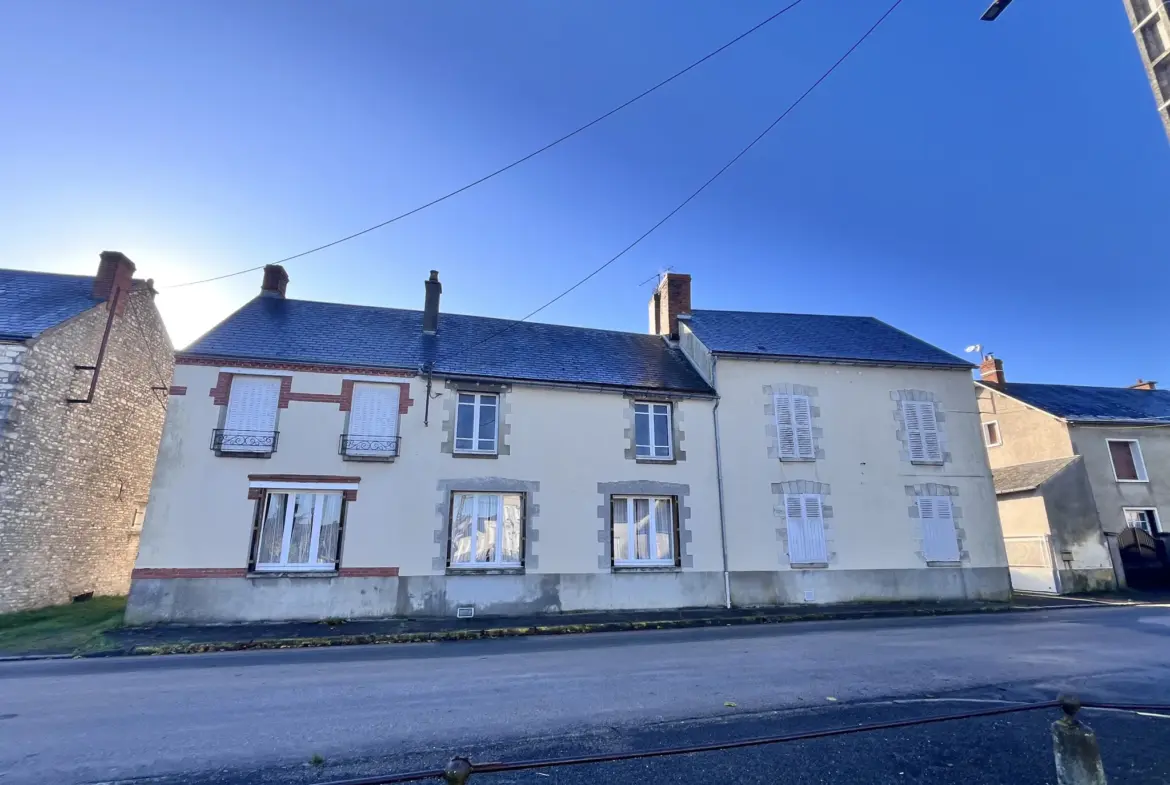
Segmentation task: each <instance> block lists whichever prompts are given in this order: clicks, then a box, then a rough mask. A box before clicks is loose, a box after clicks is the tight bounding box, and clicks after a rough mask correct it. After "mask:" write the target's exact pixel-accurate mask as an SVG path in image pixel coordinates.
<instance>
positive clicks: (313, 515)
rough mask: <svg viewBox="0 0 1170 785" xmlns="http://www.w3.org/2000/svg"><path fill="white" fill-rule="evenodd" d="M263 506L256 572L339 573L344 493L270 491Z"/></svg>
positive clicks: (254, 564)
mask: <svg viewBox="0 0 1170 785" xmlns="http://www.w3.org/2000/svg"><path fill="white" fill-rule="evenodd" d="M261 504H262V505H263V506H262V508H261V509H262V514H261V518H260V521H259V524H260V530H259V532H258V536H256V537H255V541H256V544H255V546H254V548H253V553H252V569H253V570H255V571H256V572H332V571H336V570H337V564H338V556H339V554H340V546H341V522H342V518H343V515H342V511H343V508H344V506H345V501H344V499H343V498H342V494H341V492H340V491H338V492H336V493H322V492H305V493H302V492H299V491H268V492H267V493H266V494H265V496H264V499H263V501H262V502H261Z"/></svg>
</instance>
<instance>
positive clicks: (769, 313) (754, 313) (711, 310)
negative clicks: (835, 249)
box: [691, 308, 921, 340]
mask: <svg viewBox="0 0 1170 785" xmlns="http://www.w3.org/2000/svg"><path fill="white" fill-rule="evenodd" d="M696 313H736V314H750V315H752V316H827V317H831V318H833V319H869V320H871V321H875V322H880V321H881V319H878V318H877V317H876V316H868V315H861V316H859V315H857V314H850V313H800V312H797V311H739V310H732V309H728V308H692V309H691V314H692V315H693V314H696ZM882 323H883V324H885V322H882ZM920 340H921V339H920Z"/></svg>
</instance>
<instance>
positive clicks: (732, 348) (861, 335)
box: [684, 310, 973, 368]
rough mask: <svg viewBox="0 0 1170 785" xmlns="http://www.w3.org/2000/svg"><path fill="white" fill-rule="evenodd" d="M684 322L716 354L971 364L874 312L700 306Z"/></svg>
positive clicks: (897, 362) (920, 363)
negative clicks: (710, 308) (844, 313)
mask: <svg viewBox="0 0 1170 785" xmlns="http://www.w3.org/2000/svg"><path fill="white" fill-rule="evenodd" d="M684 323H685V324H687V325H689V326H690V328H691V331H692V332H694V334H695V335H696V336H697V337H698V338H699V340H700V341H702V342H703V344H704V345H705V346H706V347H707V348H708V349H710V350H711V351H713V352H715V353H717V354H718V353H731V354H749V355H759V356H767V357H778V358H794V359H810V360H841V361H855V362H873V363H894V364H898V365H930V366H953V367H955V368H971V367H973V366H972V365H971V363H969V362H967V361H966V360H963V359H960V358H959V357H956V356H954V355H953V354H950V353H948V352H944V351H943V350H942V349H939V348H938V347H937V346H932V345H931V344H929V343H927V342H926V341H923V340H920V339H918V338H915V337H914V336H913V335H910V334H908V333H904V332H902V331H901V330H899V329H897V328H896V327H891V326H890V325H888V324H886V323H885V322H883V321H880V320H878V319H874V318H873V317H871V316H822V315H818V314H804V313H755V312H750V311H703V310H698V311H692V312H691V315H690V318H689V319H687V320H685V322H684Z"/></svg>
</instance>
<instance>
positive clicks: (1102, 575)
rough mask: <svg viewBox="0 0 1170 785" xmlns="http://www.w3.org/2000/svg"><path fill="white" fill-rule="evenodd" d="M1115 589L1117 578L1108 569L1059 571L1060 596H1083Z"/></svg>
mask: <svg viewBox="0 0 1170 785" xmlns="http://www.w3.org/2000/svg"><path fill="white" fill-rule="evenodd" d="M1116 589H1117V576H1115V575H1114V574H1113V570H1111V569H1109V568H1105V569H1098V570H1076V569H1073V570H1060V593H1061V594H1084V593H1086V592H1095V591H1114V590H1116Z"/></svg>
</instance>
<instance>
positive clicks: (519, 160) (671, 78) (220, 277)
mask: <svg viewBox="0 0 1170 785" xmlns="http://www.w3.org/2000/svg"><path fill="white" fill-rule="evenodd" d="M802 2H804V0H793V2H791V3H789V4H788V5H786V6H784V7H783V8H781V9H780V10H779V11H777V12H776V13H774V14H772V15H771V16H769V17H768V18H767V19H765V20H763V21H762V22H760V23H759V24H757V25H755V26H754V27H751V28H749V29H747V30H745V31H744V32H742V33H740V34H739V35H737V36H736V37H735V38H732V39H731V40H730V41H728V42H727V43H725V44H723V45H722V46H720V47H719V48H718V49H715V50H713V51H711V52H708V53H707V54H705V55H703V56H702V57H700V58H699V59H698V60H696V61H695V62H693V63H691V64H690V65H688V66H687V67H686V68H684V69H682V70H681V71H676V72H675V73H673V74H671V75H670V76H668V77H667V78H665V79H663V80H662V81H661V82H659V83H658V84H656V85H654V86H653V87H649V88H647V89H646V90H643V91H642V92H640V93H638V94H637V95H636V96H634V97H633V98H631V99H629V100H628V101H626V102H625V103H623V104H620V105H618V106H615V107H614V108H613V109H610V110H609V111H608V112H606V113H605V114H603V115H601V116H599V117H596V118H594V119H593V120H590V121H589V122H588V123H585V125H583V126H581V127H579V128H577V129H575V130H573V131H570V132H569V133H567V134H565V135H564V136H562V137H560V138H558V139H554V140H553V141H551V142H549V143H548V144H546V145H545V146H544V147H541V148H538V149H536V150H533V151H532V152H531V153H529V154H528V155H526V156H524V157H523V158H517V159H516V160H515V161H513V162H512V163H510V164H508V165H507V166H503V167H501V168H499V169H497V170H495V171H494V172H491V173H490V174H486V175H484V176H483V177H481V178H479V179H478V180H473V181H472V182H470V183H468V184H467V185H464V186H462V187H460V188H456V189H455V190H454V191H451V192H450V193H447V194H444V195H443V196H440V197H439V198H437V199H432V200H431V201H429V202H427V203H426V204H421V205H419V206H418V207H415V208H414V209H412V210H407V211H406V212H405V213H401V214H399V215H396V216H394V217H393V218H390V219H388V220H385V221H382V222H381V223H378V224H374V225H373V226H370V227H368V228H366V229H362V230H361V231H360V232H354V233H353V234H349V235H346V236H345V237H342V238H339V239H337V240H334V241H332V242H329V243H325V244H324V245H318V246H317V247H316V248H310V249H309V250H307V251H301V252H300V253H297V254H293V255H292V256H286V257H284V258H283V259H277V260H276V261H275V262H269V264H284V263H285V262H291V261H292V260H294V259H300V258H301V257H303V256H308V255H309V254H314V253H317V252H318V251H324V250H325V249H326V248H332V247H333V246H335V245H340V244H341V243H344V242H348V241H350V240H353V239H354V238H356V237H361V236H362V235H363V234H369V233H370V232H372V231H374V230H376V229H381V228H382V227H383V226H389V225H390V224H392V223H394V222H395V221H401V220H402V219H403V218H408V217H409V216H412V215H414V214H415V213H418V212H422V211H423V210H425V209H427V208H428V207H434V206H435V205H436V204H439V203H440V202H445V201H446V200H448V199H450V198H451V197H452V196H458V195H459V194H461V193H463V192H464V191H467V190H469V189H471V188H474V187H475V186H477V185H480V184H482V183H486V182H487V181H488V180H491V179H492V178H493V177H496V176H498V175H501V174H503V173H504V172H506V171H508V170H509V169H512V168H514V167H517V166H519V165H520V164H522V163H524V162H525V161H528V160H530V159H532V158H535V157H536V156H538V155H540V154H541V153H543V152H545V151H547V150H551V149H552V148H554V147H556V146H557V145H559V144H560V143H561V142H566V141H568V140H569V139H572V138H573V137H574V136H576V135H577V134H579V133H581V132H582V131H585V130H588V129H589V128H592V127H593V126H595V125H597V124H598V123H600V122H601V121H602V120H605V119H606V118H608V117H611V116H613V115H615V114H617V113H618V112H620V111H621V110H623V109H625V108H626V107H627V106H630V105H631V104H634V103H637V102H638V101H641V100H642V99H643V98H645V97H646V96H648V95H650V94H651V93H653V92H655V91H656V90H658V89H660V88H662V87H665V86H666V85H668V84H670V83H671V82H673V81H674V80H675V79H678V78H679V77H680V76H682V75H683V74H685V73H687V72H688V71H691V70H692V69H694V68H697V67H698V66H700V65H702V64H703V63H705V62H707V61H708V60H710V59H711V58H712V57H715V56H716V55H717V54H719V53H720V52H722V51H723V50H725V49H728V48H729V47H732V46H734V45H735V44H737V43H739V42H740V41H742V40H743V39H745V38H747V37H748V36H749V35H751V34H752V33H754V32H756V31H757V30H759V29H760V28H762V27H764V26H765V25H767V24H768V23H770V22H772V21H774V20H775V19H777V18H779V17H780V16H783V15H784V14H785V13H787V12H788V11H791V10H792V9H793V8H796V6H798V5H800V4H801V3H802ZM262 269H264V265H262V264H261V265H257V266H255V267H249V268H247V269H246V270H236V271H235V272H234V273H224V274H223V275H215V276H212V277H210V278H202V279H200V280H197V281H187V282H185V283H176V284H171V285H170V286H163V287H160V288H162V289H178V288H181V287H184V286H195V285H196V284H201V283H211V282H212V281H221V280H223V279H224V278H232V277H234V276H237V275H244V274H245V273H252V272H256V271H257V270H262Z"/></svg>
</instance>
